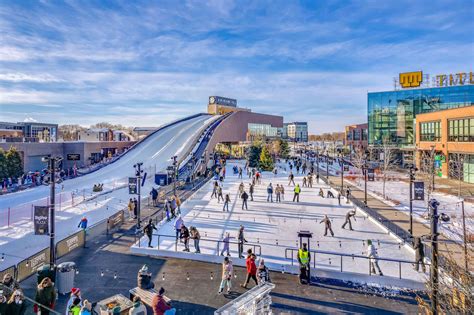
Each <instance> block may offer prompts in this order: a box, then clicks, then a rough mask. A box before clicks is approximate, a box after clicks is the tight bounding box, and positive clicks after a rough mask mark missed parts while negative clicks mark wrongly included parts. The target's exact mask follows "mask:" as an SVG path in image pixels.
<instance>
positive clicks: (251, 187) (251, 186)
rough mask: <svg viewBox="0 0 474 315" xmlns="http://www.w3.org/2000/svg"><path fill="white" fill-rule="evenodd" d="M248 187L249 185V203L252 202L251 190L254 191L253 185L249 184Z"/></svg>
mask: <svg viewBox="0 0 474 315" xmlns="http://www.w3.org/2000/svg"><path fill="white" fill-rule="evenodd" d="M249 185H250V186H249V194H250V201H253V190H254V187H255V184H254V183H250V184H249Z"/></svg>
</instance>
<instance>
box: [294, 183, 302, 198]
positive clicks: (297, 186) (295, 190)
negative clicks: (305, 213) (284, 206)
mask: <svg viewBox="0 0 474 315" xmlns="http://www.w3.org/2000/svg"><path fill="white" fill-rule="evenodd" d="M293 191H294V195H293V202H295V200H296V202H300V193H301V188H300V184H296V187H295V189H294V190H293Z"/></svg>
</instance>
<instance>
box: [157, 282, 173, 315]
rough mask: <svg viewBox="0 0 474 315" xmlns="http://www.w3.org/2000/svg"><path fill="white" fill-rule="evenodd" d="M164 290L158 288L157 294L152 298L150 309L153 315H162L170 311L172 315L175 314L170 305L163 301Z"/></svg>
mask: <svg viewBox="0 0 474 315" xmlns="http://www.w3.org/2000/svg"><path fill="white" fill-rule="evenodd" d="M164 294H165V289H164V288H160V290H159V291H158V294H156V295H155V296H154V297H153V300H152V301H151V308H152V309H153V315H163V314H164V313H165V312H166V311H168V310H170V312H171V313H172V314H173V313H175V312H176V310H175V309H174V308H171V305H170V304H169V303H168V302H166V300H165V296H164Z"/></svg>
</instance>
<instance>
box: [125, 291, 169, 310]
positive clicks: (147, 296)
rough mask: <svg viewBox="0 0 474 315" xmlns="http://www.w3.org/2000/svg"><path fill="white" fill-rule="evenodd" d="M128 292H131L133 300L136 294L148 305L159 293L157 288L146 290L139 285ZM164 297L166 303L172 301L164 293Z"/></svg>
mask: <svg viewBox="0 0 474 315" xmlns="http://www.w3.org/2000/svg"><path fill="white" fill-rule="evenodd" d="M128 292H129V293H130V300H132V301H133V298H134V297H135V296H139V297H140V299H141V300H142V302H143V304H145V305H148V306H150V307H151V301H153V297H154V296H155V295H156V294H158V291H157V290H156V289H150V290H144V289H141V288H139V287H136V288H133V289H130V290H129V291H128ZM163 298H164V300H165V302H166V303H170V302H171V299H169V298H168V297H167V296H165V295H163Z"/></svg>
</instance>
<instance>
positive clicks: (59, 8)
mask: <svg viewBox="0 0 474 315" xmlns="http://www.w3.org/2000/svg"><path fill="white" fill-rule="evenodd" d="M473 16H474V1H473V0H468V1H463V0H458V1H436V0H430V1H412V0H410V1H404V0H397V1H362V0H360V1H349V0H347V1H331V0H328V1H244V0H242V1H224V0H211V1H207V2H206V1H177V0H175V1H145V0H143V1H131V0H124V1H103V0H101V1H59V0H54V1H47V0H43V1H23V0H11V1H9V0H2V1H0V121H13V122H16V121H24V120H36V121H41V122H51V123H59V124H79V125H84V126H87V125H91V124H94V123H97V122H101V121H107V122H111V123H121V124H123V125H126V126H158V125H161V124H163V123H165V122H168V121H171V120H173V119H177V118H180V117H184V116H186V115H190V114H194V113H198V112H204V111H206V105H207V102H208V96H210V95H219V96H224V97H231V98H236V99H237V100H238V105H239V106H242V107H247V108H251V109H252V110H253V111H255V112H262V113H268V114H277V115H282V116H284V118H285V121H288V122H289V121H308V123H309V130H310V133H323V132H332V131H342V130H343V127H344V126H345V125H348V124H354V123H363V122H366V121H367V92H368V91H384V90H392V89H393V78H394V77H397V76H398V73H400V72H407V71H417V70H423V71H424V72H425V73H430V74H432V75H435V74H443V73H456V72H469V71H474V69H473V65H474V31H473V30H474V18H473Z"/></svg>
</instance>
